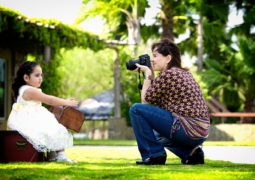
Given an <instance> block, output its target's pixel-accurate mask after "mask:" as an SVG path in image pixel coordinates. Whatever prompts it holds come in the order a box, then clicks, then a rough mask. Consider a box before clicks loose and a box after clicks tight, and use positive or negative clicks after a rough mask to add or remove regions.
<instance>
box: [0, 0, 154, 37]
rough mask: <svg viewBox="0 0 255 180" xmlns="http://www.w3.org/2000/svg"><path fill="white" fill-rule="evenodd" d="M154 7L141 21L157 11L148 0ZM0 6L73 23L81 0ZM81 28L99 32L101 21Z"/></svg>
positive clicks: (24, 0) (0, 2) (13, 1)
mask: <svg viewBox="0 0 255 180" xmlns="http://www.w3.org/2000/svg"><path fill="white" fill-rule="evenodd" d="M149 4H150V5H151V6H152V7H154V8H149V9H148V10H147V13H146V16H145V19H143V20H142V23H146V24H148V25H151V24H153V23H155V20H154V17H155V15H156V14H157V12H159V2H158V0H149ZM0 6H3V7H7V8H11V9H15V10H17V11H19V12H20V13H21V14H23V15H25V16H27V17H29V18H43V19H57V20H59V21H62V22H63V23H66V24H73V23H74V21H75V19H76V18H77V17H78V15H79V13H80V8H81V6H82V0H0ZM80 27H81V28H83V29H85V30H88V31H90V32H93V33H95V34H100V33H101V32H102V31H103V21H102V20H101V19H99V18H96V19H94V20H88V21H86V22H84V23H81V25H80Z"/></svg>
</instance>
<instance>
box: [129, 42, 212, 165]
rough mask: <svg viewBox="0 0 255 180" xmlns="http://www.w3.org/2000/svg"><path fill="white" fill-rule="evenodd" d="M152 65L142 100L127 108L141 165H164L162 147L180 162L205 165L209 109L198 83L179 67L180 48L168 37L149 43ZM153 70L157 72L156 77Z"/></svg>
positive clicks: (164, 158)
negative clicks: (204, 148)
mask: <svg viewBox="0 0 255 180" xmlns="http://www.w3.org/2000/svg"><path fill="white" fill-rule="evenodd" d="M152 54H153V58H152V60H151V62H152V68H151V69H150V68H149V67H147V66H143V65H140V64H136V66H137V67H138V68H139V69H140V70H141V71H142V72H144V73H145V80H144V82H143V88H142V92H141V100H142V103H136V104H134V105H133V106H132V107H131V108H130V117H131V123H132V127H133V130H134V133H135V136H136V140H137V144H138V149H139V151H140V154H141V157H142V160H139V161H137V162H136V164H139V165H140V164H141V165H154V164H165V162H166V157H167V155H166V152H165V150H164V147H165V148H167V149H168V150H170V151H171V152H173V153H174V154H175V155H177V156H178V157H179V158H180V159H181V162H182V164H204V153H203V150H202V149H201V146H200V145H202V143H203V142H204V141H205V140H206V138H207V136H208V129H209V126H210V119H209V111H208V107H207V105H206V102H205V100H204V98H203V95H202V93H201V90H200V87H199V85H198V83H197V82H196V81H195V79H194V78H193V76H192V74H191V73H190V72H188V71H187V70H186V69H184V68H182V67H181V57H180V51H179V48H178V47H177V46H176V45H175V44H174V43H172V42H171V41H170V40H168V39H163V40H161V41H160V42H158V43H154V44H153V45H152ZM153 71H160V74H159V76H158V77H156V78H155V79H154V78H152V77H154V72H153Z"/></svg>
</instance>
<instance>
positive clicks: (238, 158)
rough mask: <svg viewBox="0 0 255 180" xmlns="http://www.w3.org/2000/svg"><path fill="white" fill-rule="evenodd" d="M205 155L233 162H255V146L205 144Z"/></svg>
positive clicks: (212, 158) (213, 158) (209, 157)
mask: <svg viewBox="0 0 255 180" xmlns="http://www.w3.org/2000/svg"><path fill="white" fill-rule="evenodd" d="M203 150H204V153H205V157H206V158H208V159H211V160H223V161H230V162H233V163H244V164H255V147H254V146H204V147H203Z"/></svg>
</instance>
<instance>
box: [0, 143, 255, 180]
mask: <svg viewBox="0 0 255 180" xmlns="http://www.w3.org/2000/svg"><path fill="white" fill-rule="evenodd" d="M66 153H67V155H68V157H69V158H71V159H73V160H76V161H77V163H74V164H68V163H52V162H51V163H50V162H42V163H29V162H20V163H8V164H0V179H4V180H6V179H7V180H8V179H36V180H37V179H47V180H51V179H54V180H55V179H74V180H76V179H125V180H126V179H146V180H150V179H185V180H186V179H220V180H221V179H231V180H232V179H255V173H254V169H255V165H250V164H234V163H230V162H224V161H212V160H208V159H206V164H205V165H196V166H190V165H186V166H185V165H182V164H181V163H180V160H179V159H178V158H177V157H176V156H174V155H173V154H171V153H170V152H167V153H168V159H167V162H166V165H165V166H137V165H136V164H135V160H137V159H140V154H139V152H138V150H137V147H136V146H133V147H129V148H126V147H121V146H120V147H111V146H107V147H103V146H75V147H72V148H69V149H67V150H66Z"/></svg>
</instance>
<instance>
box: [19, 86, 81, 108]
mask: <svg viewBox="0 0 255 180" xmlns="http://www.w3.org/2000/svg"><path fill="white" fill-rule="evenodd" d="M23 99H25V100H34V101H40V102H42V103H45V104H48V105H51V106H77V105H78V101H76V100H72V99H63V98H59V97H56V96H51V95H47V94H45V93H43V92H41V91H39V90H38V89H36V88H33V87H31V88H28V89H26V90H25V91H24V93H23Z"/></svg>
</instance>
